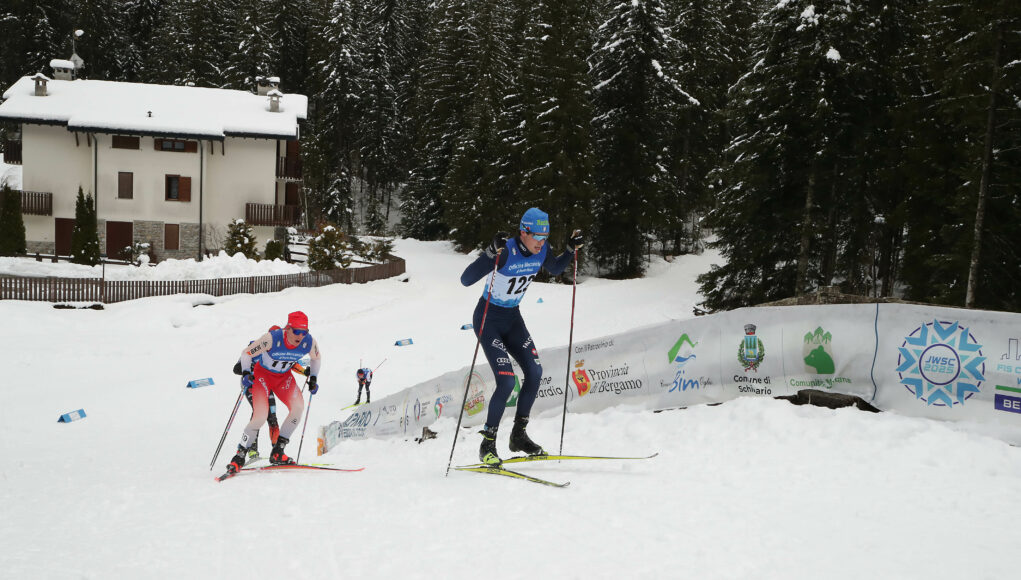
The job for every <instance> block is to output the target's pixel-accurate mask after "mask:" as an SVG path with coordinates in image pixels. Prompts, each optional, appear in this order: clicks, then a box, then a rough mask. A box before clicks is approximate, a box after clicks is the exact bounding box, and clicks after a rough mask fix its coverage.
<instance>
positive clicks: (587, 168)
mask: <svg viewBox="0 0 1021 580" xmlns="http://www.w3.org/2000/svg"><path fill="white" fill-rule="evenodd" d="M75 30H82V31H83V34H82V35H81V36H80V37H77V38H75V39H74V42H75V46H74V51H75V52H76V53H77V54H78V55H80V56H81V58H82V59H84V61H85V63H86V68H85V70H84V71H83V74H81V77H82V78H87V79H98V80H114V81H127V82H143V83H158V84H179V85H181V84H187V83H193V84H194V85H195V86H202V87H220V88H231V89H240V90H252V89H253V86H254V83H255V78H256V77H257V76H278V77H280V81H281V84H280V88H281V90H282V91H283V92H284V93H300V94H304V95H308V97H309V113H308V119H307V121H305V122H304V124H303V125H302V127H301V132H302V138H301V147H302V158H303V167H304V179H305V181H304V186H305V194H306V196H307V200H308V201H307V208H306V210H307V212H308V213H309V215H310V216H312V217H313V219H312V220H310V221H315V222H317V223H331V224H336V225H337V226H338V227H339V228H341V229H342V230H343V231H357V232H359V233H397V234H400V235H404V236H410V237H415V238H419V239H446V240H452V241H453V242H454V243H455V244H456V245H457V246H458V247H459V248H461V249H462V250H466V251H467V250H470V249H473V248H479V247H482V246H483V245H484V244H486V243H488V242H489V240H490V239H492V237H493V235H494V234H495V233H496V232H498V231H501V230H503V231H514V228H515V227H516V225H517V218H518V217H519V216H520V215H521V213H522V212H523V211H524V210H525V209H527V208H528V207H531V206H538V207H541V208H542V209H544V210H546V211H547V212H549V213H550V216H551V221H552V224H553V232H552V233H553V235H552V236H551V239H550V242H551V245H552V249H553V250H554V251H556V252H559V251H560V250H561V249H562V248H563V245H564V238H565V237H566V236H567V235H568V234H569V233H570V232H571V231H572V230H573V229H582V230H583V231H584V232H585V238H586V246H585V251H584V252H583V253H582V254H581V255H582V256H583V260H584V262H585V267H586V269H587V270H588V271H591V272H594V273H598V274H599V275H602V276H608V277H617V278H626V277H637V276H641V275H642V274H643V272H644V271H645V269H646V268H647V267H648V264H649V260H650V257H651V256H655V255H665V256H677V255H680V254H686V253H692V252H701V251H703V250H704V249H705V248H706V247H715V248H718V249H719V250H720V251H721V253H722V255H723V257H724V259H725V262H724V264H723V265H721V266H720V267H716V268H714V269H712V270H711V271H709V272H707V273H705V274H704V275H702V276H701V278H700V283H701V285H702V291H703V294H704V295H705V296H706V302H705V307H706V308H707V309H708V310H720V309H730V308H736V307H741V306H750V305H755V304H761V303H764V302H768V301H772V300H777V299H780V298H786V297H790V296H795V295H799V294H803V293H809V292H812V291H814V290H816V289H817V288H819V287H821V286H838V287H839V288H840V290H841V291H843V292H845V293H852V294H859V295H865V296H873V297H898V298H903V299H906V300H912V301H920V302H932V303H938V304H947V305H956V306H967V307H976V308H985V309H992V310H1007V311H1015V312H1016V311H1021V2H1018V0H982V1H974V0H898V1H895V2H890V1H874V0H767V1H763V0H74V1H71V0H0V87H2V89H0V90H6V89H7V88H8V87H10V86H11V85H12V84H13V83H14V82H15V81H16V80H17V79H18V78H20V77H22V76H26V75H32V74H35V73H36V72H43V73H44V74H50V70H49V67H48V63H49V61H50V59H53V58H65V59H66V58H68V57H69V56H70V55H71V52H72V37H73V36H74V31H75ZM5 130H8V131H9V130H11V127H6V128H5ZM356 200H357V203H358V204H361V205H360V207H361V208H362V209H360V210H359V211H358V212H355V210H354V204H355V203H356ZM398 215H399V216H400V221H399V222H398V223H397V225H396V226H393V225H392V223H393V221H394V220H393V219H392V217H391V216H398ZM388 224H390V226H389V227H388ZM394 228H396V230H395V229H394Z"/></svg>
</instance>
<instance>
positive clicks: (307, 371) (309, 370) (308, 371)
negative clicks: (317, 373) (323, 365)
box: [301, 367, 312, 377]
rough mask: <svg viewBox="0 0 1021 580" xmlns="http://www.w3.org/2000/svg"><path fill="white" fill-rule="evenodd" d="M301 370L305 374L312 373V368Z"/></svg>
mask: <svg viewBox="0 0 1021 580" xmlns="http://www.w3.org/2000/svg"><path fill="white" fill-rule="evenodd" d="M301 372H302V373H304V374H305V376H306V377H307V376H309V375H311V374H312V369H310V368H308V367H305V368H304V369H303V370H302V371H301Z"/></svg>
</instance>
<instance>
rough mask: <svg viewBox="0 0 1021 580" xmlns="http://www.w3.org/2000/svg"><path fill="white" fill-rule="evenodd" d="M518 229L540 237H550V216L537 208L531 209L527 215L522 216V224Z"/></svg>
mask: <svg viewBox="0 0 1021 580" xmlns="http://www.w3.org/2000/svg"><path fill="white" fill-rule="evenodd" d="M518 229H520V230H524V231H526V232H528V233H530V234H535V235H538V236H548V235H549V214H548V213H546V212H544V211H542V210H541V209H539V208H537V207H532V208H529V209H528V211H526V212H525V215H523V216H521V224H520V226H519V227H518Z"/></svg>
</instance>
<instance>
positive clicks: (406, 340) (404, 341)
mask: <svg viewBox="0 0 1021 580" xmlns="http://www.w3.org/2000/svg"><path fill="white" fill-rule="evenodd" d="M409 344H412V340H411V339H410V338H404V339H401V340H398V341H397V342H395V343H394V346H408V345H409Z"/></svg>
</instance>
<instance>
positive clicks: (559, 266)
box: [542, 250, 574, 276]
mask: <svg viewBox="0 0 1021 580" xmlns="http://www.w3.org/2000/svg"><path fill="white" fill-rule="evenodd" d="M573 259H574V252H572V251H570V250H567V251H565V252H564V253H563V254H560V255H559V256H557V257H555V258H554V257H553V254H551V253H547V254H546V259H545V260H543V261H542V267H543V268H545V269H546V271H547V272H549V273H550V274H553V275H554V276H559V275H560V274H561V273H563V271H564V270H566V269H567V266H568V265H569V264H570V263H571V260H573Z"/></svg>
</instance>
